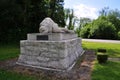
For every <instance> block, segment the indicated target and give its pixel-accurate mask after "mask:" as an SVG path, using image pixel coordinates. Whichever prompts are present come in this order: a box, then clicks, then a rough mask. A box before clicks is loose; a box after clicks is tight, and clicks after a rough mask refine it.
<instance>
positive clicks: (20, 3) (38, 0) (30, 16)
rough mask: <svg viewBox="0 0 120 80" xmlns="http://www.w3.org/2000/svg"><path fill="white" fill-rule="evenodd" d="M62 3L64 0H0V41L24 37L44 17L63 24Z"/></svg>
mask: <svg viewBox="0 0 120 80" xmlns="http://www.w3.org/2000/svg"><path fill="white" fill-rule="evenodd" d="M63 5H64V0H0V42H1V43H11V42H19V40H21V39H26V34H27V33H36V32H38V29H39V23H40V22H41V21H42V20H43V19H44V18H45V17H51V18H52V19H53V20H54V21H55V22H56V23H58V24H59V26H65V21H64V7H63Z"/></svg>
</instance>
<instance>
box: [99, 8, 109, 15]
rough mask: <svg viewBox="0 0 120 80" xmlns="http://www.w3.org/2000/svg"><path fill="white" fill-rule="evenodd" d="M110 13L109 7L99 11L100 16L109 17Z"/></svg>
mask: <svg viewBox="0 0 120 80" xmlns="http://www.w3.org/2000/svg"><path fill="white" fill-rule="evenodd" d="M108 12H109V7H104V8H102V10H100V11H99V14H100V16H107V15H108Z"/></svg>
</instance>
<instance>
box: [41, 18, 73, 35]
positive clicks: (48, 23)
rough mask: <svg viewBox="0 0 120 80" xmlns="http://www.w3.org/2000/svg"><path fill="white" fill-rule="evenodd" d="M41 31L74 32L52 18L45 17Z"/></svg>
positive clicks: (44, 32)
mask: <svg viewBox="0 0 120 80" xmlns="http://www.w3.org/2000/svg"><path fill="white" fill-rule="evenodd" d="M39 32H40V33H43V34H46V33H74V31H73V30H68V29H66V28H60V27H59V26H58V24H57V23H55V22H54V21H53V20H52V19H51V18H49V17H47V18H45V19H44V20H43V21H42V22H41V23H40V27H39Z"/></svg>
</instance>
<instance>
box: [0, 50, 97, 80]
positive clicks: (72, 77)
mask: <svg viewBox="0 0 120 80" xmlns="http://www.w3.org/2000/svg"><path fill="white" fill-rule="evenodd" d="M94 60H95V52H94V51H93V50H86V51H85V56H84V59H83V61H82V62H81V63H80V62H79V61H78V62H77V63H76V65H75V66H74V68H73V69H72V70H70V71H66V72H58V71H48V70H41V69H36V68H31V67H25V66H20V65H16V61H17V58H15V59H11V60H7V61H0V68H3V69H6V70H9V71H15V72H17V73H20V74H26V75H32V76H36V77H37V78H38V79H39V80H40V79H42V80H91V71H92V67H93V61H94Z"/></svg>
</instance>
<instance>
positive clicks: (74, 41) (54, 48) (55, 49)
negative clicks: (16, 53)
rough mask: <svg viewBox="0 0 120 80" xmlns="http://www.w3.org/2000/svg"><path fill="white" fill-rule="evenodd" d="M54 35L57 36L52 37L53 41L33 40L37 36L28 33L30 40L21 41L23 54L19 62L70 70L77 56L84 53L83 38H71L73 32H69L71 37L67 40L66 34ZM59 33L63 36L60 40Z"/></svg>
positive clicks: (46, 67)
mask: <svg viewBox="0 0 120 80" xmlns="http://www.w3.org/2000/svg"><path fill="white" fill-rule="evenodd" d="M52 34H53V33H52ZM53 35H56V36H54V37H51V38H52V39H54V40H52V39H51V40H52V41H51V40H45V41H44V40H36V39H35V40H33V39H32V38H36V37H34V36H33V35H32V38H31V35H28V36H29V37H28V40H22V41H20V51H21V54H20V57H19V59H18V62H17V64H20V65H25V66H31V67H36V68H43V69H50V70H68V69H69V68H70V67H71V66H73V65H74V63H75V62H76V60H77V58H78V57H79V56H80V55H82V54H83V49H82V47H81V39H80V38H76V37H75V38H74V37H72V38H71V39H70V35H71V34H67V37H68V36H69V37H68V39H67V38H66V39H65V40H64V37H65V34H62V33H54V34H53ZM53 35H52V36H53ZM58 35H59V37H60V36H62V38H60V39H59V40H58V39H55V37H57V36H58ZM48 36H51V34H50V35H48ZM63 36H64V37H63ZM59 37H58V38H59ZM49 39H50V38H49Z"/></svg>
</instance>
